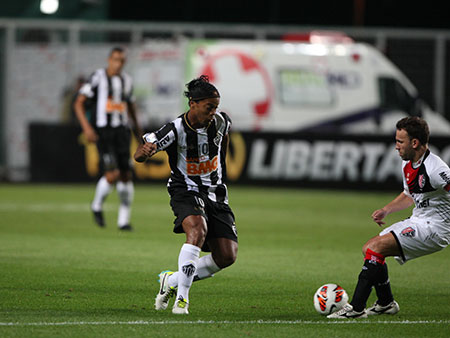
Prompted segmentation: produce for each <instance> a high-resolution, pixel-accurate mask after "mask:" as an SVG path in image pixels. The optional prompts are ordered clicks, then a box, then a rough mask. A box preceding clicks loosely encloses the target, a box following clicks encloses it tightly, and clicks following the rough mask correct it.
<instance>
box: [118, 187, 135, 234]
mask: <svg viewBox="0 0 450 338" xmlns="http://www.w3.org/2000/svg"><path fill="white" fill-rule="evenodd" d="M116 188H117V194H118V195H119V201H120V205H119V215H118V217H117V224H118V226H119V227H121V226H124V225H127V224H130V215H131V203H132V202H133V198H134V186H133V182H132V181H128V182H122V181H118V182H117V185H116Z"/></svg>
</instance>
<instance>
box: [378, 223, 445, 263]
mask: <svg viewBox="0 0 450 338" xmlns="http://www.w3.org/2000/svg"><path fill="white" fill-rule="evenodd" d="M439 231H440V229H439V228H437V227H435V226H433V224H432V222H431V221H426V220H412V219H409V218H408V219H406V220H404V221H401V222H398V223H395V224H393V225H391V226H390V227H388V228H386V229H384V230H383V231H381V232H380V236H382V235H385V234H387V233H389V232H390V233H392V234H393V235H394V237H395V239H396V241H397V244H398V245H399V247H400V251H401V255H400V256H399V257H395V259H396V260H397V262H399V263H400V264H404V263H406V262H407V261H409V260H411V259H414V258H417V257H421V256H425V255H429V254H431V253H433V252H436V251H440V250H442V249H444V248H445V247H446V246H447V245H448V244H449V240H448V237H447V236H443V235H442V234H441V233H439Z"/></svg>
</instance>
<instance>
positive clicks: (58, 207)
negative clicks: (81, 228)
mask: <svg viewBox="0 0 450 338" xmlns="http://www.w3.org/2000/svg"><path fill="white" fill-rule="evenodd" d="M103 209H104V210H105V211H109V210H113V207H112V206H105V207H104V208H103ZM90 210H91V209H90V206H89V203H63V204H59V203H32V204H30V203H24V204H21V203H0V211H31V212H42V211H45V212H47V211H50V212H53V211H65V212H86V211H90Z"/></svg>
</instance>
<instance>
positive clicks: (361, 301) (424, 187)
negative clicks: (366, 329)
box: [328, 117, 450, 318]
mask: <svg viewBox="0 0 450 338" xmlns="http://www.w3.org/2000/svg"><path fill="white" fill-rule="evenodd" d="M396 128H397V131H396V136H395V141H396V146H395V149H396V150H397V151H398V153H399V155H400V157H401V158H402V159H403V165H402V168H403V186H404V190H403V192H402V193H400V195H398V196H397V197H396V198H395V199H394V200H393V201H391V202H390V203H388V204H387V205H386V206H384V207H383V208H381V209H378V210H375V211H374V212H373V213H372V219H373V220H374V221H375V222H376V223H377V224H378V225H380V226H381V225H383V224H385V223H384V222H383V219H384V217H386V216H387V215H388V214H390V213H393V212H396V211H399V210H403V209H406V208H409V207H410V206H411V205H413V204H415V208H414V210H413V213H412V215H411V217H410V218H408V219H406V220H404V221H401V222H398V223H395V224H393V225H391V226H390V227H388V228H386V229H384V230H383V231H382V232H381V233H380V234H379V236H375V237H373V238H371V239H370V240H368V241H367V243H366V244H364V246H363V254H364V255H365V258H364V265H363V268H362V271H361V273H360V274H359V278H358V283H357V285H356V289H355V292H354V294H353V299H352V301H351V302H350V304H346V305H344V307H343V309H341V310H339V311H337V312H335V313H333V314H331V315H329V316H328V318H366V317H367V315H380V314H395V313H397V312H398V311H399V309H400V307H399V305H398V303H397V302H396V301H395V300H394V297H393V295H392V292H391V286H390V281H389V276H388V270H387V265H386V262H385V257H388V256H394V257H395V259H396V260H397V261H398V262H399V263H400V264H403V263H405V262H407V261H409V260H411V259H414V258H418V257H421V256H424V255H428V254H431V253H434V252H437V251H439V250H442V249H443V248H445V247H446V246H447V245H448V244H449V243H450V193H449V191H450V169H449V167H448V165H447V164H446V163H445V162H444V161H442V160H441V159H440V158H439V157H438V156H436V155H435V154H433V153H432V152H430V150H429V149H428V139H429V129H428V125H427V123H426V122H425V121H424V120H423V119H421V118H419V117H405V118H404V119H402V120H400V121H398V122H397V125H396ZM372 287H375V291H376V293H377V297H378V300H377V301H376V302H375V304H374V305H373V306H371V307H370V308H368V309H367V310H366V309H365V306H366V302H367V299H368V298H369V295H370V293H371V290H372ZM418 310H419V309H418Z"/></svg>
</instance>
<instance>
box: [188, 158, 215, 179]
mask: <svg viewBox="0 0 450 338" xmlns="http://www.w3.org/2000/svg"><path fill="white" fill-rule="evenodd" d="M192 160H193V159H186V171H187V174H188V175H189V176H198V175H203V174H210V173H212V172H213V171H216V170H217V168H218V166H219V159H218V156H215V157H214V158H213V159H212V160H207V161H203V162H198V161H192Z"/></svg>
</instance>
